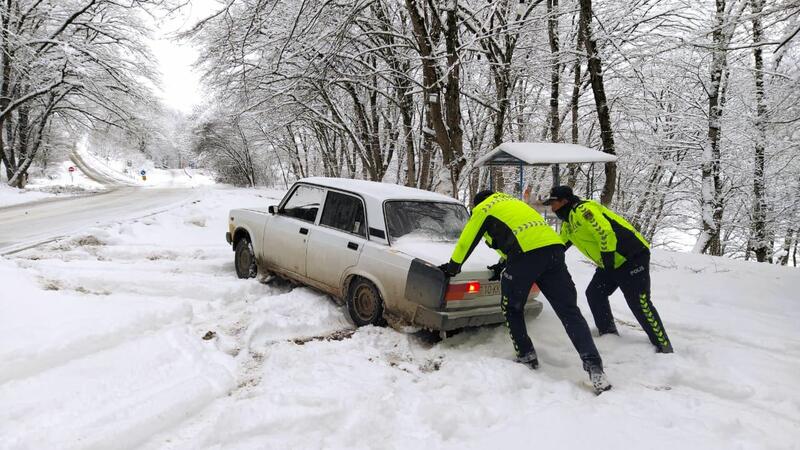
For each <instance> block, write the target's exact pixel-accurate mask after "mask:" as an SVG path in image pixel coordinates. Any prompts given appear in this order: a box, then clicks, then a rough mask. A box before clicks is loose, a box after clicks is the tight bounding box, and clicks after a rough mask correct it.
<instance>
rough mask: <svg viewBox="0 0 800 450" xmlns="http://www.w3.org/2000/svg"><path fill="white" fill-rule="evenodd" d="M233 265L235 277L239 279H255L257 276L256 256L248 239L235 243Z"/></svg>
mask: <svg viewBox="0 0 800 450" xmlns="http://www.w3.org/2000/svg"><path fill="white" fill-rule="evenodd" d="M233 265H234V266H235V267H236V276H237V277H239V278H242V279H246V278H255V276H256V275H257V274H258V266H256V254H255V252H254V251H253V244H251V243H250V239H247V238H243V239H239V242H237V243H236V253H235V256H234V258H233Z"/></svg>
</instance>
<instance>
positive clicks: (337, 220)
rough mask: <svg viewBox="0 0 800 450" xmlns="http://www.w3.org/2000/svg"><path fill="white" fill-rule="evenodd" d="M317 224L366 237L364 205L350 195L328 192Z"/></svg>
mask: <svg viewBox="0 0 800 450" xmlns="http://www.w3.org/2000/svg"><path fill="white" fill-rule="evenodd" d="M319 223H320V225H325V226H328V227H331V228H336V229H337V230H341V231H344V232H345V233H352V234H357V235H359V236H362V237H366V232H365V231H366V223H365V220H364V204H363V203H362V202H361V199H359V198H358V197H353V196H352V195H347V194H342V193H340V192H334V191H328V198H327V199H326V200H325V208H324V209H323V210H322V219H320V221H319Z"/></svg>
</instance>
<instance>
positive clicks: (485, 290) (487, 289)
mask: <svg viewBox="0 0 800 450" xmlns="http://www.w3.org/2000/svg"><path fill="white" fill-rule="evenodd" d="M481 295H484V296H490V295H500V283H489V284H484V285H483V287H482V289H481Z"/></svg>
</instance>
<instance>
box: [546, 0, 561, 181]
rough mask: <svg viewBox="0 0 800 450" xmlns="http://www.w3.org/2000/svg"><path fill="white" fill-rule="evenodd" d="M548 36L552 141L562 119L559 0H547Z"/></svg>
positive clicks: (556, 172)
mask: <svg viewBox="0 0 800 450" xmlns="http://www.w3.org/2000/svg"><path fill="white" fill-rule="evenodd" d="M547 37H548V40H549V41H550V58H551V59H550V64H551V67H550V142H559V140H560V138H559V131H560V130H561V121H560V116H559V110H558V97H559V91H560V87H561V86H560V84H561V58H560V48H559V42H558V0H547ZM552 168H553V186H556V185H558V184H561V183H560V182H559V168H558V164H553V165H552Z"/></svg>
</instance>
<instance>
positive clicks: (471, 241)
mask: <svg viewBox="0 0 800 450" xmlns="http://www.w3.org/2000/svg"><path fill="white" fill-rule="evenodd" d="M481 238H485V239H486V243H487V244H488V245H489V247H491V248H493V249H495V250H497V252H498V253H500V255H501V256H505V257H507V258H513V257H514V256H515V255H518V254H521V253H525V252H527V251H530V250H534V249H537V248H541V247H546V246H548V245H554V244H563V242H562V241H561V238H560V237H559V236H558V234H557V233H556V232H555V231H554V230H553V229H552V228H551V227H550V226H549V225H548V224H547V222H545V220H544V219H543V218H542V216H541V215H540V214H539V213H538V212H536V210H534V209H533V208H531V207H530V206H528V204H526V203H525V202H523V201H521V200H519V199H517V198H514V197H512V196H510V195H507V194H504V193H502V192H498V193H496V194H492V195H490V196H489V197H488V198H486V200H484V201H482V202H481V203H479V204H477V205H476V206H475V207H474V208H472V216H471V217H470V218H469V221H468V222H467V224H466V225H465V226H464V230H463V231H461V236H460V237H459V238H458V244H456V248H455V250H454V251H453V256H452V257H451V258H450V261H451V262H453V263H455V264H458V265H461V264H463V263H464V261H466V259H467V258H468V257H469V255H470V254H471V253H472V250H474V249H475V246H476V245H477V244H478V242H480V240H481Z"/></svg>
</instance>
